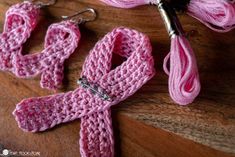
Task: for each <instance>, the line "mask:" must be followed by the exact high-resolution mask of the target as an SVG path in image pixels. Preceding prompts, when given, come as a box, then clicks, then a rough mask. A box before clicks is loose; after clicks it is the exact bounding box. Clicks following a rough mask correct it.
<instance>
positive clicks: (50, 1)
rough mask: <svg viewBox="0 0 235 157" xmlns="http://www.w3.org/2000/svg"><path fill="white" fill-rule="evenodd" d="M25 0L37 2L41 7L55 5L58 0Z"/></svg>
mask: <svg viewBox="0 0 235 157" xmlns="http://www.w3.org/2000/svg"><path fill="white" fill-rule="evenodd" d="M25 1H28V2H32V3H33V2H35V4H36V5H38V6H39V7H40V8H42V7H47V6H50V5H54V4H56V2H57V0H49V1H48V2H47V3H46V2H41V1H37V0H25Z"/></svg>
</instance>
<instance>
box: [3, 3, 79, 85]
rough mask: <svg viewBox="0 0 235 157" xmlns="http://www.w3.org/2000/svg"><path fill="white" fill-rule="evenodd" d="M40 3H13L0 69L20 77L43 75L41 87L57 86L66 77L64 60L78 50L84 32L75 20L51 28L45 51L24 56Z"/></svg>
mask: <svg viewBox="0 0 235 157" xmlns="http://www.w3.org/2000/svg"><path fill="white" fill-rule="evenodd" d="M38 16H39V7H38V5H35V4H32V3H30V2H27V1H25V2H24V3H21V4H17V5H14V6H12V7H11V8H10V9H9V10H8V12H7V14H6V23H5V27H4V32H3V33H2V34H1V35H0V41H1V44H0V69H1V70H4V71H6V70H8V71H11V72H12V73H14V74H15V75H16V76H17V77H20V78H31V77H35V76H37V75H39V74H41V83H40V84H41V87H42V88H48V89H57V88H59V87H60V85H61V83H62V80H63V69H64V67H63V64H64V61H65V60H66V59H67V58H69V56H70V55H71V54H72V53H73V52H74V51H75V49H76V48H77V46H78V42H79V40H80V36H81V35H80V31H79V29H78V28H77V26H76V25H75V24H74V23H73V22H72V21H64V22H61V23H57V24H53V25H51V26H50V27H49V29H48V31H47V35H46V39H45V40H46V43H45V49H44V50H43V51H42V52H41V53H36V54H28V55H22V54H25V53H22V45H23V43H25V42H26V40H27V39H28V38H29V36H30V34H31V32H32V31H33V29H34V28H35V26H36V24H37V19H38Z"/></svg>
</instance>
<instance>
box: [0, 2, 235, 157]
mask: <svg viewBox="0 0 235 157" xmlns="http://www.w3.org/2000/svg"><path fill="white" fill-rule="evenodd" d="M17 2H20V0H12V1H7V0H2V1H1V2H0V28H1V29H2V28H3V22H4V14H5V11H6V10H7V8H8V7H9V6H10V5H12V4H15V3H17ZM88 6H89V7H94V8H95V9H96V10H97V12H98V13H99V18H98V20H97V21H95V22H92V23H87V24H86V25H85V26H81V33H82V40H81V43H80V45H79V47H78V49H77V50H76V52H75V53H74V54H73V55H72V57H71V58H70V59H69V60H68V61H67V62H66V67H65V81H64V83H65V86H64V87H63V88H62V89H61V90H59V91H57V92H62V91H63V92H64V91H69V90H73V89H75V88H76V87H77V85H76V80H77V78H78V76H79V74H80V72H81V68H82V64H83V62H84V59H85V57H86V56H87V54H88V52H89V50H90V49H91V48H92V47H93V46H94V44H95V43H96V42H97V40H98V39H100V38H101V37H102V36H104V35H105V34H106V33H107V32H109V31H111V30H112V29H113V28H115V27H117V26H127V27H131V28H134V29H137V30H139V31H142V32H144V33H146V34H147V35H149V37H150V38H151V41H152V44H153V54H154V58H155V61H156V69H157V75H156V76H155V77H154V78H153V79H152V80H151V81H150V82H149V83H148V84H146V85H145V86H144V87H143V88H142V89H141V90H140V91H139V92H137V93H136V94H135V95H134V96H132V97H130V98H129V99H128V100H126V101H125V102H122V103H120V105H118V106H115V107H113V108H114V110H116V111H117V112H118V113H120V118H118V119H117V121H118V122H119V123H120V124H121V125H120V126H119V127H120V128H118V129H120V130H125V131H124V132H127V133H125V134H124V133H123V134H120V135H117V137H119V138H121V140H122V141H123V142H125V144H124V145H123V146H125V147H129V146H130V147H131V148H130V149H127V148H124V147H123V146H121V148H120V149H121V150H120V152H122V153H123V154H122V156H132V154H133V153H137V154H138V153H139V154H143V153H146V156H150V157H151V156H163V154H165V152H163V151H162V152H159V150H158V149H156V150H153V149H154V148H155V147H159V148H161V147H160V146H159V145H160V143H159V144H156V143H155V141H157V140H158V139H157V138H158V137H159V136H161V135H162V134H163V133H159V129H157V128H161V129H164V130H166V131H170V132H172V133H175V134H177V135H180V136H181V137H184V138H187V139H190V140H192V141H194V142H198V143H201V144H203V145H206V146H209V147H211V148H213V149H217V150H220V151H223V152H228V153H232V154H235V99H234V98H235V62H234V60H235V45H234V43H235V38H234V36H235V31H231V32H229V33H225V34H219V33H215V32H213V31H210V30H209V29H207V28H206V27H204V26H203V25H202V24H200V23H199V22H198V21H196V20H194V19H193V18H191V17H189V16H187V15H180V20H181V21H182V23H183V26H184V28H185V30H186V33H187V35H188V37H189V40H190V42H191V44H192V47H193V48H194V50H195V54H196V57H197V59H198V66H199V71H200V75H201V82H202V92H201V94H200V96H199V97H198V99H197V100H196V101H195V102H194V103H193V104H192V105H190V106H185V107H180V106H178V105H176V104H174V102H173V101H172V100H171V99H170V97H169V94H168V83H167V76H166V75H165V74H164V72H163V71H162V60H163V58H164V56H165V55H166V54H167V52H168V51H169V45H170V41H169V38H168V36H167V34H166V31H165V28H164V24H163V23H162V22H161V19H160V16H159V14H158V12H157V11H156V8H155V7H154V6H143V7H137V8H135V9H130V10H123V9H115V8H112V7H107V6H105V5H103V4H102V3H100V2H99V1H93V0H86V1H83V0H70V1H66V0H59V2H58V3H57V4H56V5H55V6H52V7H49V8H46V9H44V10H43V11H42V14H41V19H40V23H39V25H38V27H37V28H36V30H35V31H34V33H33V35H32V37H31V39H30V40H29V41H28V42H27V43H26V44H25V48H24V49H25V51H30V52H31V53H34V52H38V51H40V50H42V47H43V43H44V36H45V33H46V30H47V27H48V26H49V25H50V24H51V23H53V22H57V21H59V17H60V16H61V15H70V14H72V13H74V12H76V11H78V10H80V9H82V8H85V7H88ZM39 80H40V79H39V78H36V79H30V80H22V79H17V78H15V77H14V76H12V75H11V74H8V73H5V72H0V89H1V90H0V117H1V118H0V126H1V127H0V144H4V145H6V146H7V147H10V148H11V149H18V150H19V149H35V150H40V151H41V152H43V153H48V154H44V155H43V156H51V154H50V153H52V152H54V153H55V155H57V156H74V154H78V148H79V146H78V133H79V121H75V122H72V123H70V124H66V125H61V126H59V127H57V128H56V129H53V130H51V131H48V132H45V133H43V134H36V135H35V134H25V133H22V131H21V130H19V129H18V128H17V126H16V122H15V120H14V118H13V117H12V116H11V112H12V111H13V109H14V106H15V104H16V103H18V102H19V101H20V100H22V99H23V98H27V97H32V96H42V95H48V94H52V93H54V92H50V91H47V90H43V89H41V88H40V87H39ZM125 115H128V117H130V119H129V118H127V117H125ZM123 116H124V117H125V118H122V117H123ZM126 119H128V122H125V121H126ZM139 121H140V122H142V123H143V124H140V123H139ZM139 124H140V126H142V125H143V127H147V126H146V125H144V124H147V125H150V126H152V127H155V129H154V128H151V129H150V130H151V131H150V133H151V134H152V135H141V134H142V133H143V134H144V132H145V131H146V130H148V128H149V127H147V128H146V129H143V132H142V131H140V132H138V133H133V132H132V130H129V129H131V128H130V126H132V127H133V128H135V127H137V126H139ZM122 125H124V126H122ZM129 125H130V126H129ZM135 125H136V126H135ZM8 130H9V131H8ZM128 130H129V131H128ZM152 130H153V131H152ZM146 132H148V131H146ZM160 132H162V131H160ZM164 133H165V132H164ZM172 133H166V134H167V135H168V134H169V136H176V135H174V134H172ZM140 135H141V136H142V137H141V138H140V139H138V140H141V141H142V142H143V144H141V142H139V141H136V140H137V138H138V136H140ZM126 136H128V138H127V137H126ZM151 137H152V139H153V141H154V142H150V144H148V142H147V140H146V141H145V139H146V138H149V139H151ZM177 137H178V136H177ZM133 139H134V142H133ZM166 139H167V137H166ZM32 141H34V142H32ZM176 141H177V142H179V141H178V140H176ZM182 141H184V140H183V138H182ZM186 141H187V140H186ZM177 142H175V143H176V144H174V145H176V146H178V145H177ZM45 143H48V144H45ZM179 143H180V142H179ZM186 143H187V142H186ZM33 144H34V145H33ZM194 144H195V143H194ZM194 144H191V145H190V144H189V145H190V146H191V147H194ZM145 145H147V146H149V147H150V148H149V149H151V151H150V150H147V151H146V150H145ZM71 146H73V147H71ZM168 146H169V145H168ZM171 146H172V147H173V144H170V146H169V151H172V152H170V153H169V154H170V155H172V153H174V149H173V148H170V147H171ZM190 146H189V147H190ZM40 147H41V148H40ZM189 147H187V145H186V144H182V145H181V148H180V146H179V149H182V150H183V149H185V148H187V149H186V150H188V151H189V152H190V151H191V148H189ZM47 148H48V151H46V149H47ZM166 148H168V147H166ZM211 148H206V147H204V146H202V147H201V146H200V149H197V150H193V151H196V152H197V153H199V154H200V153H202V152H203V151H205V152H207V153H208V154H210V155H214V154H216V153H217V151H215V150H213V149H211ZM44 149H45V150H44ZM68 150H70V151H69V152H68ZM177 150H178V149H177ZM182 150H181V151H182ZM178 151H179V150H178ZM183 152H184V151H183ZM66 153H69V154H66ZM162 153H163V154H162ZM184 153H186V152H184ZM218 154H220V153H218ZM220 155H221V154H220ZM208 156H209V155H208ZM215 156H216V155H215ZM221 156H222V155H221Z"/></svg>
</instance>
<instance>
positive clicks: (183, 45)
mask: <svg viewBox="0 0 235 157" xmlns="http://www.w3.org/2000/svg"><path fill="white" fill-rule="evenodd" d="M168 61H169V62H170V70H168V68H167V63H168ZM163 67H164V70H165V72H166V73H167V74H168V75H169V93H170V95H171V98H172V99H173V100H174V101H175V102H176V103H178V104H180V105H187V104H190V103H192V102H193V100H194V99H195V98H196V97H197V96H198V94H199V92H200V89H201V85H200V80H199V74H198V68H197V62H196V58H195V55H194V53H193V50H192V48H191V46H190V44H189V42H188V40H187V39H186V38H185V37H183V36H174V37H172V39H171V50H170V53H169V54H168V55H167V56H166V58H165V59H164V66H163Z"/></svg>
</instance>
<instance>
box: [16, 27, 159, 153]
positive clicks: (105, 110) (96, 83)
mask: <svg viewBox="0 0 235 157" xmlns="http://www.w3.org/2000/svg"><path fill="white" fill-rule="evenodd" d="M151 51H152V48H151V44H150V41H149V39H148V37H147V36H145V35H143V34H142V33H139V32H137V31H135V30H130V29H127V28H117V29H114V30H113V31H112V32H110V33H108V34H107V35H106V36H105V37H104V38H103V39H102V40H100V41H99V42H98V43H97V44H96V45H95V47H94V48H93V50H91V52H90V55H89V56H88V57H87V59H86V61H85V63H84V66H83V72H82V74H81V76H82V78H86V79H87V80H86V81H88V83H89V84H92V86H93V87H94V89H97V91H99V92H100V93H104V90H105V93H106V94H108V96H109V99H108V100H107V99H105V97H102V98H101V97H100V95H98V94H97V93H96V94H93V92H94V91H90V90H89V88H83V87H79V88H77V89H76V90H74V91H70V92H67V93H62V94H56V95H52V96H46V97H39V98H30V99H25V100H23V101H21V102H20V103H19V104H17V106H16V109H15V111H14V112H13V114H14V116H15V118H16V121H17V123H18V125H19V127H20V128H21V129H23V130H24V131H30V132H36V131H44V130H46V129H49V128H52V127H54V126H55V125H57V124H60V123H66V122H69V121H72V120H75V119H77V118H81V132H80V136H81V139H80V145H81V154H82V156H86V157H88V156H89V157H90V156H103V157H111V156H113V154H114V151H113V143H114V142H113V133H112V122H111V115H110V114H111V113H110V107H111V106H112V105H116V104H118V103H119V102H120V101H123V100H125V99H126V98H128V97H129V96H131V95H132V94H134V93H135V92H136V91H137V90H138V89H139V88H141V87H142V86H143V85H144V84H145V83H146V82H147V81H148V80H150V79H151V78H152V77H153V76H154V74H155V70H154V60H153V57H152V54H151ZM113 53H116V54H118V55H120V56H123V57H125V58H127V59H126V61H124V62H123V63H122V64H121V65H120V66H118V67H116V68H115V69H111V65H112V64H111V62H112V57H113ZM86 81H85V82H86ZM84 87H85V86H84ZM103 96H104V95H103Z"/></svg>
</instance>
